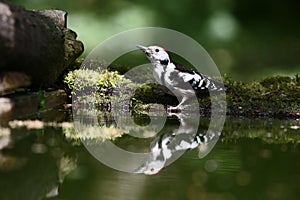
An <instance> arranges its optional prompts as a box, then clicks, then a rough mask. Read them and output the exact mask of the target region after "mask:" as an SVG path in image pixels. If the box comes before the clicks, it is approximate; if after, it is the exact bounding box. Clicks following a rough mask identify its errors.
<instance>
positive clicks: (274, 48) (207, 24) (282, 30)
mask: <svg viewBox="0 0 300 200" xmlns="http://www.w3.org/2000/svg"><path fill="white" fill-rule="evenodd" d="M9 2H11V3H13V4H16V5H22V6H25V8H27V9H52V8H58V9H63V10H66V11H67V12H68V13H69V15H68V27H69V28H71V29H73V30H74V31H76V32H77V34H78V38H79V39H80V40H81V41H83V43H84V45H85V52H84V55H86V54H88V53H89V51H91V50H92V49H93V48H94V47H95V46H96V45H97V44H99V43H100V42H101V41H103V40H105V39H106V38H108V37H110V36H112V35H113V34H115V33H119V32H121V31H124V30H128V29H131V28H139V27H147V26H158V27H165V28H170V29H174V30H177V31H180V32H182V33H184V34H186V35H188V36H190V37H192V38H194V39H195V40H197V41H198V42H199V43H200V44H201V45H202V46H203V47H204V48H205V49H206V50H207V51H208V52H209V54H210V55H211V57H212V58H213V59H214V61H215V62H216V64H217V66H218V68H219V70H220V72H221V74H225V73H226V74H227V75H228V76H231V77H232V78H234V79H236V80H243V81H250V80H260V79H262V78H263V77H266V76H269V75H295V74H297V73H299V72H300V11H299V8H300V1H296V0H285V1H280V0H240V1H238V0H185V1H174V0H139V1H137V0H127V1H126V0H72V1H71V0H69V1H62V0H11V1H9Z"/></svg>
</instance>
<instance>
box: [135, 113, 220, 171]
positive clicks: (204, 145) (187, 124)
mask: <svg viewBox="0 0 300 200" xmlns="http://www.w3.org/2000/svg"><path fill="white" fill-rule="evenodd" d="M172 115H173V116H176V117H177V118H178V120H179V122H180V126H179V128H178V129H177V130H173V131H172V132H171V133H169V134H161V135H158V136H156V137H155V138H154V139H153V141H152V142H151V146H150V149H151V152H150V154H149V157H148V158H147V160H146V161H145V162H144V163H143V165H142V166H140V167H139V168H138V169H136V170H135V171H134V172H135V173H144V174H147V175H152V174H156V173H158V172H159V171H160V170H161V169H163V168H164V167H165V166H167V165H168V164H170V163H171V162H173V161H175V160H176V159H178V158H179V157H180V156H181V155H182V154H183V153H184V152H185V151H186V150H190V149H195V148H197V147H200V148H199V157H200V158H202V157H204V155H207V154H208V153H209V151H210V150H211V149H212V147H213V146H214V144H215V143H216V141H217V140H218V138H219V136H220V133H211V132H210V133H208V134H206V135H204V134H203V133H200V132H198V130H197V129H198V127H197V125H198V123H196V124H195V121H193V120H191V119H193V118H192V117H193V115H189V116H188V115H183V114H176V113H172Z"/></svg>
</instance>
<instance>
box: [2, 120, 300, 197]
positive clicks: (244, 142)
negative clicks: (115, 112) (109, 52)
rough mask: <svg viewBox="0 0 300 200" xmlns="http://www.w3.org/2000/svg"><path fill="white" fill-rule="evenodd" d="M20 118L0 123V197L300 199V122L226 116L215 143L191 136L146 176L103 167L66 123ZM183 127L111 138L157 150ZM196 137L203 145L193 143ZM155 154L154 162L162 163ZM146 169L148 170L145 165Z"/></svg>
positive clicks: (138, 148) (129, 147)
mask: <svg viewBox="0 0 300 200" xmlns="http://www.w3.org/2000/svg"><path fill="white" fill-rule="evenodd" d="M139 117H140V118H141V119H142V120H141V122H139V123H142V122H143V120H144V119H143V118H144V116H135V118H136V119H135V120H136V121H138V120H139ZM208 122H209V120H208V119H202V120H201V122H200V125H199V128H198V129H197V131H199V130H200V132H201V130H202V129H203V130H204V129H205V128H206V127H207V126H208V125H207V124H208ZM17 123H21V122H13V123H10V127H9V128H3V127H2V128H1V135H0V191H1V193H0V199H1V200H2V199H3V200H6V199H7V200H11V199H25V200H27V199H28V200H29V199H30V200H31V199H91V200H92V199H95V200H96V199H104V200H119V199H122V200H123V199H124V200H127V199H128V200H141V199H142V200H144V199H145V200H147V199H151V200H152V199H172V200H176V199H179V200H181V199H191V200H194V199H195V200H196V199H212V200H214V199H220V200H223V199H224V200H227V199H228V200H235V199H299V197H300V171H299V169H300V159H299V158H300V149H299V141H300V127H299V126H300V123H299V121H298V120H276V119H248V118H230V117H228V118H227V119H226V122H225V126H224V129H223V131H222V134H221V135H220V137H219V138H217V140H216V139H215V137H211V138H212V139H211V140H208V141H207V142H206V143H202V142H201V141H200V140H192V143H189V142H187V141H188V139H187V138H185V139H184V140H185V141H186V142H185V143H184V144H186V145H190V146H189V147H190V149H189V150H186V149H184V148H183V147H182V144H183V143H180V142H179V143H180V145H179V146H180V147H181V148H182V149H181V150H180V152H184V153H182V154H180V156H178V159H177V158H176V159H174V162H172V163H170V164H169V165H168V166H166V167H163V168H162V169H159V170H158V172H157V173H156V174H154V175H145V174H144V173H142V172H145V170H144V171H143V170H142V171H140V172H139V173H135V174H134V173H126V172H121V171H118V170H115V169H113V168H111V167H108V166H106V165H104V164H102V163H101V162H100V161H98V160H97V159H96V158H95V157H94V156H93V155H92V154H91V153H90V151H89V150H87V148H86V146H85V145H83V143H82V141H81V140H79V139H76V137H74V135H73V136H72V133H71V131H70V130H69V128H70V127H69V126H68V123H65V124H57V123H50V122H47V123H44V124H43V125H42V126H38V127H35V128H32V127H31V128H30V127H29V126H28V124H27V126H25V127H23V126H17V125H16V124H17ZM28 123H29V124H30V123H38V122H36V121H31V122H28ZM19 125H20V124H19ZM181 125H182V124H181V122H180V119H178V118H176V117H168V118H167V120H166V121H165V124H164V127H163V129H162V131H161V133H160V140H155V138H156V137H157V136H153V137H150V139H149V138H147V139H141V138H133V137H131V136H128V134H123V135H121V136H118V137H117V138H116V139H114V142H113V143H114V144H115V145H117V146H119V147H121V148H123V149H127V150H136V151H152V149H154V147H155V144H156V143H155V142H153V141H160V142H162V141H164V139H165V138H169V137H166V134H167V133H168V132H169V133H170V132H171V133H172V132H174V130H177V131H178V130H181V131H187V132H188V131H189V130H190V129H188V128H189V127H184V126H181ZM185 125H186V124H185ZM187 125H188V123H187ZM176 127H177V129H176ZM178 127H183V128H182V129H180V128H179V129H178ZM184 128H187V129H184ZM168 136H170V135H168ZM171 136H172V134H171ZM194 136H195V135H194ZM214 136H216V135H214ZM161 138H162V139H161ZM194 138H195V137H194ZM175 139H176V141H177V140H178V138H175ZM200 139H201V138H200ZM195 141H198V142H199V141H200V142H199V143H197V142H196V143H197V145H195V143H193V142H195ZM211 142H212V143H211ZM179 143H176V145H174V146H173V147H174V148H173V149H171V150H170V148H169V150H170V151H169V152H171V153H174V152H175V153H174V154H176V152H178V148H179V147H178V144H179ZM193 145H194V146H193ZM203 145H204V147H205V148H206V149H207V148H208V149H209V148H211V149H210V150H209V152H205V150H203ZM158 146H160V147H161V146H162V145H158ZM161 148H162V147H161ZM205 148H204V149H205ZM174 149H176V150H174ZM203 152H204V153H203ZM107 153H109V152H107ZM151 158H152V160H147V162H146V163H150V162H152V161H154V160H153V156H152V157H151ZM155 158H156V160H155V163H157V162H156V161H158V160H159V159H160V160H162V159H161V157H160V158H158V157H155ZM113 159H114V158H113ZM168 159H169V158H168ZM143 166H144V168H145V166H146V164H145V163H144V165H143ZM141 168H143V167H141ZM141 168H139V169H137V170H141Z"/></svg>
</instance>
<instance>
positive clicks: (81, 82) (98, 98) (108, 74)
mask: <svg viewBox="0 0 300 200" xmlns="http://www.w3.org/2000/svg"><path fill="white" fill-rule="evenodd" d="M122 81H123V76H122V75H120V74H119V73H118V72H115V71H107V70H104V71H103V72H99V71H95V70H90V69H78V70H74V71H71V72H69V73H68V74H67V75H66V77H65V79H64V83H66V84H67V86H68V88H69V89H71V90H72V95H74V96H75V97H76V95H77V94H79V93H80V94H82V92H84V93H85V94H86V95H78V98H77V99H76V100H77V101H90V102H93V103H95V104H97V105H99V104H101V105H104V104H107V103H109V102H110V101H111V95H112V92H113V89H114V88H115V87H116V85H117V84H118V83H120V82H122Z"/></svg>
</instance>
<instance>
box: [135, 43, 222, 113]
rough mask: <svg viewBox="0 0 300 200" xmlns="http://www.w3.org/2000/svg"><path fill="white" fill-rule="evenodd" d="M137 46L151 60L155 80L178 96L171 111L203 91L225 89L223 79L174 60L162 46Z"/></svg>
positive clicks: (181, 108)
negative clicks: (219, 79) (175, 104)
mask: <svg viewBox="0 0 300 200" xmlns="http://www.w3.org/2000/svg"><path fill="white" fill-rule="evenodd" d="M136 47H137V48H138V49H140V50H142V51H143V52H144V53H145V54H146V57H147V58H148V59H149V60H150V62H151V64H152V66H153V75H154V78H155V80H156V81H157V82H158V83H159V84H160V85H163V86H165V87H167V88H168V89H169V90H170V91H171V92H172V93H173V94H174V95H175V96H176V97H177V98H178V100H179V104H178V105H177V106H175V107H172V106H171V107H169V109H168V110H170V111H181V110H183V109H184V108H185V107H186V106H187V105H185V103H186V102H187V101H188V100H189V99H191V98H192V97H193V96H195V95H197V94H199V93H201V91H204V90H209V91H210V92H216V91H218V92H220V91H225V87H224V84H223V83H222V82H221V81H217V80H214V79H212V78H211V77H209V76H207V75H204V74H201V73H199V72H197V71H195V70H193V69H190V68H188V67H186V66H184V65H182V64H179V63H176V62H174V61H172V60H171V59H170V55H169V53H168V51H167V50H166V49H165V48H163V47H161V46H148V47H146V46H142V45H137V46H136Z"/></svg>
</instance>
